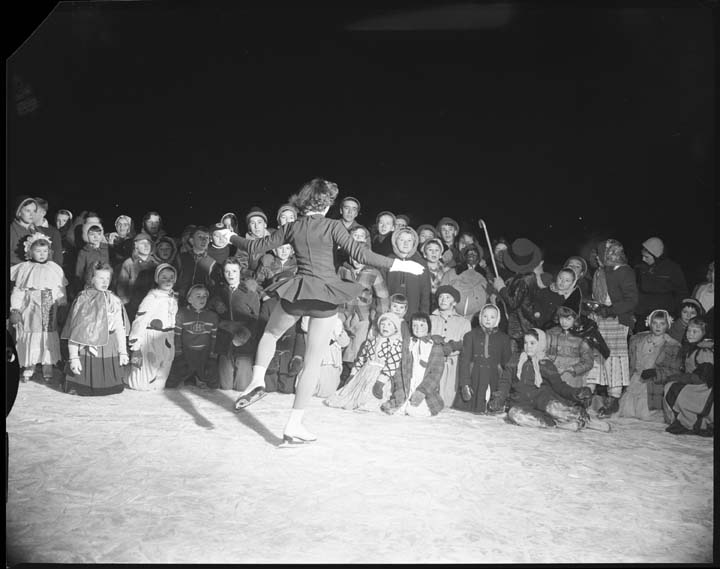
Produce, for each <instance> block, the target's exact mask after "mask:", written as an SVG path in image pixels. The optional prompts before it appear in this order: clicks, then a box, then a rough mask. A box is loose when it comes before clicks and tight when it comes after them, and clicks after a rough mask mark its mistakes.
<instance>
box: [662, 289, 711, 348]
mask: <svg viewBox="0 0 720 569" xmlns="http://www.w3.org/2000/svg"><path fill="white" fill-rule="evenodd" d="M704 314H705V310H704V309H703V306H702V304H700V303H699V302H698V301H697V300H695V299H694V298H684V299H683V301H682V302H681V303H680V314H679V315H678V318H677V319H676V320H675V321H674V322H673V323H672V326H670V330H669V331H668V334H669V335H670V337H671V338H672V339H673V340H677V341H678V342H680V343H681V344H682V343H683V340H685V332H686V330H687V327H688V323H689V322H690V320H692V319H693V318H695V317H696V316H703V315H704Z"/></svg>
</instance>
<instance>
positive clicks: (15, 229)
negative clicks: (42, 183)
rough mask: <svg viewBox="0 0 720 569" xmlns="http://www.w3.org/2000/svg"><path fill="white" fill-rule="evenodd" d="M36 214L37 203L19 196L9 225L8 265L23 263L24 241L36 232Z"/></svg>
mask: <svg viewBox="0 0 720 569" xmlns="http://www.w3.org/2000/svg"><path fill="white" fill-rule="evenodd" d="M36 213H37V202H36V201H35V198H29V197H27V196H21V197H20V198H18V200H17V207H16V208H15V219H13V221H12V223H11V224H10V241H9V243H8V244H9V246H10V250H9V253H10V255H9V258H10V265H11V266H12V265H17V264H18V263H23V262H25V261H26V260H27V259H26V257H25V249H24V243H25V239H26V238H27V237H28V236H30V235H32V234H33V233H35V232H36V229H35V214H36ZM57 245H58V244H56V246H57Z"/></svg>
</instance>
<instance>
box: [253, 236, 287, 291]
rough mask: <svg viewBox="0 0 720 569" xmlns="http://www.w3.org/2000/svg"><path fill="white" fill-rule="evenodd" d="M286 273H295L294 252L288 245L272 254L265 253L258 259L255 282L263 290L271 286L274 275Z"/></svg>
mask: <svg viewBox="0 0 720 569" xmlns="http://www.w3.org/2000/svg"><path fill="white" fill-rule="evenodd" d="M286 271H287V272H288V274H289V275H294V274H295V273H296V272H297V262H296V261H295V255H294V251H293V248H292V245H290V244H289V243H286V244H285V245H281V246H280V247H278V248H277V249H273V251H272V253H267V254H265V255H263V256H262V257H261V258H260V262H259V263H258V269H257V271H256V272H255V280H256V281H257V282H258V284H259V285H260V287H261V288H264V287H266V286H268V285H270V284H271V282H270V281H271V279H272V278H273V277H274V276H275V275H278V274H280V273H283V272H286Z"/></svg>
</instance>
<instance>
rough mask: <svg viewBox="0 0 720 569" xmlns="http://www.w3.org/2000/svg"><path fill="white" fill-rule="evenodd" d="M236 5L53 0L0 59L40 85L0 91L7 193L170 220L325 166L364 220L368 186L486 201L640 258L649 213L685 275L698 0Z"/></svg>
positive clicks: (704, 31)
mask: <svg viewBox="0 0 720 569" xmlns="http://www.w3.org/2000/svg"><path fill="white" fill-rule="evenodd" d="M238 4H239V5H240V6H243V7H242V8H240V7H238ZM244 4H245V3H236V4H229V3H221V2H203V3H188V2H182V3H172V2H164V3H152V4H150V3H144V2H124V3H115V2H106V3H102V4H93V3H75V4H74V5H73V6H71V5H70V4H60V5H59V6H58V8H57V9H56V10H54V11H53V12H52V13H51V14H50V15H49V16H48V17H47V19H46V20H44V21H42V23H41V24H40V25H39V27H38V28H37V30H36V31H35V32H34V34H33V35H32V36H30V37H29V38H28V40H27V41H26V42H25V43H24V44H23V45H22V46H21V47H20V48H19V49H18V50H17V51H16V52H15V53H13V54H12V55H11V56H10V57H9V59H8V76H9V78H10V79H11V78H12V77H13V76H17V77H19V78H20V79H21V80H22V81H23V82H25V83H26V84H27V85H29V86H30V87H31V89H32V92H33V94H34V95H35V96H36V97H37V100H38V101H39V107H38V108H37V110H36V111H34V112H32V113H30V114H26V115H23V116H18V115H17V113H15V112H14V109H15V107H14V106H13V105H10V106H9V114H8V118H7V120H8V130H7V133H8V134H7V137H8V163H7V169H8V182H9V184H8V186H9V195H10V197H12V196H14V195H16V194H18V193H29V194H32V195H42V196H45V197H47V199H48V200H49V201H50V205H51V211H54V210H55V209H57V208H59V207H67V208H69V209H71V210H72V211H74V212H76V213H77V212H79V211H80V210H82V209H95V210H97V211H99V212H100V214H101V215H102V216H103V217H104V218H105V219H106V222H105V225H106V228H108V227H110V226H111V225H112V221H113V220H114V219H115V217H116V215H117V214H119V213H129V214H130V215H132V216H133V217H134V218H135V219H136V223H137V220H139V218H140V217H141V216H142V214H143V212H145V211H147V210H148V209H158V210H159V211H160V212H161V213H162V214H163V216H164V217H165V219H166V221H167V225H168V227H169V229H170V231H171V232H172V233H179V232H180V230H181V229H182V227H183V226H184V225H185V224H187V223H191V222H200V223H210V222H214V221H216V220H217V219H218V218H219V217H220V215H221V214H222V213H224V212H226V211H234V212H236V213H237V214H238V215H239V216H243V215H244V213H245V212H246V211H247V210H248V209H249V208H250V207H251V206H253V205H260V206H262V207H264V208H265V209H266V211H267V212H268V213H269V215H270V217H273V216H274V212H275V210H276V208H277V207H278V206H279V205H280V204H281V203H284V201H285V199H286V198H287V196H288V195H289V194H290V193H292V192H293V191H295V190H297V189H298V188H299V186H300V185H301V184H302V183H303V182H304V181H306V180H308V179H310V178H312V177H315V176H322V177H326V178H328V179H331V180H333V181H335V182H337V183H338V185H339V186H340V189H341V195H348V194H352V195H355V196H357V197H358V198H360V200H361V201H362V203H363V209H364V211H365V212H366V214H367V215H364V216H361V219H360V221H363V222H365V223H366V224H369V223H371V222H372V221H374V215H375V213H377V212H378V211H380V210H381V209H390V210H392V211H394V212H396V213H409V214H411V218H412V221H413V224H415V225H418V224H420V223H423V222H432V223H434V222H435V221H437V219H438V218H439V217H441V216H442V215H451V216H453V217H455V218H456V219H458V220H459V221H462V223H463V225H466V226H467V227H468V228H472V229H474V230H476V231H477V225H476V223H477V219H478V218H480V217H482V218H484V219H485V220H486V221H487V222H488V225H489V227H490V230H491V233H492V234H493V235H500V234H503V235H505V236H507V237H508V238H510V239H513V238H515V237H520V236H527V237H530V238H532V239H534V240H535V241H536V242H537V243H538V244H540V245H541V246H543V247H545V248H546V249H547V253H546V254H547V256H548V260H549V261H551V262H552V261H554V262H560V261H562V258H564V257H565V256H566V255H569V254H572V253H574V252H576V250H577V249H578V247H579V244H580V243H581V242H582V240H583V239H584V238H586V237H588V236H590V235H592V234H594V233H599V234H603V236H609V235H610V234H612V236H615V237H616V238H618V239H620V240H621V241H623V242H624V244H625V246H626V249H627V250H628V252H629V254H630V256H631V260H633V261H638V260H639V251H638V250H637V249H638V248H639V244H640V242H641V241H642V240H644V239H645V238H647V237H649V236H651V235H653V234H657V235H659V236H661V237H662V238H663V239H664V240H665V241H666V243H668V250H669V252H671V254H672V256H673V257H674V258H676V259H678V260H679V261H681V263H682V264H683V266H684V267H685V269H686V272H688V277H689V278H690V280H691V281H695V280H697V278H698V277H701V276H703V274H704V266H706V264H707V262H708V261H709V260H710V259H711V258H712V257H713V255H714V243H713V241H714V225H715V207H716V194H715V191H714V188H715V161H714V154H715V148H714V144H715V131H714V127H715V116H714V104H715V103H714V97H715V96H716V91H715V74H714V68H715V61H714V49H715V44H714V38H713V34H714V32H715V30H714V28H713V26H714V18H713V17H712V13H711V10H710V9H709V8H707V7H703V4H702V3H694V2H689V3H686V6H688V8H684V9H680V8H678V7H673V6H672V5H669V4H667V3H665V4H661V5H660V6H661V7H652V5H650V6H646V7H632V8H630V7H626V8H623V9H619V8H615V9H610V8H602V7H593V8H582V9H579V8H575V9H573V8H571V6H569V5H560V4H558V5H546V4H533V3H524V4H522V6H520V5H516V6H513V5H511V4H497V5H496V7H495V8H492V7H491V6H488V5H487V4H485V3H479V2H476V3H474V4H470V3H465V4H463V3H456V4H453V3H445V4H443V5H441V6H439V5H438V4H437V3H427V2H425V3H423V2H413V3H405V9H404V10H401V11H400V10H392V9H390V8H386V9H384V10H383V9H379V8H377V5H373V4H368V3H352V4H348V5H345V6H344V7H342V8H341V7H338V6H335V7H334V8H333V7H328V9H326V10H325V11H323V12H320V11H318V10H316V9H314V5H313V4H311V3H303V2H299V3H296V4H288V7H283V5H282V4H270V6H271V8H263V9H260V8H252V9H249V8H248V7H247V6H244ZM258 4H259V3H258ZM390 5H392V4H391V3H385V6H390ZM678 5H679V4H678ZM367 6H370V8H368V7H367ZM341 10H342V11H341ZM38 21H39V20H38ZM37 23H38V22H37V21H36V22H34V24H33V25H31V26H30V28H29V29H32V28H33V27H34V26H36V25H37ZM408 27H410V28H413V29H412V30H411V31H408V30H406V29H403V28H408ZM428 28H434V29H428ZM437 28H445V29H437ZM28 31H29V30H28ZM16 45H20V41H18V42H17V44H16ZM8 95H9V97H13V96H14V89H13V88H12V84H11V88H10V90H9V91H8ZM11 100H12V99H11ZM115 204H119V206H120V207H117V208H116V207H115ZM580 217H582V220H580V219H578V218H580ZM561 228H562V229H561ZM108 230H109V229H108Z"/></svg>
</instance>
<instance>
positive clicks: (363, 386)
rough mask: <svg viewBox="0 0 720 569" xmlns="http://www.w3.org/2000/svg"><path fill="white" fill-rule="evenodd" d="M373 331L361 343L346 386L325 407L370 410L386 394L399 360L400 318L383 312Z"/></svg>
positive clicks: (374, 407)
mask: <svg viewBox="0 0 720 569" xmlns="http://www.w3.org/2000/svg"><path fill="white" fill-rule="evenodd" d="M377 328H378V331H377V335H376V336H375V337H374V338H372V339H370V338H368V340H367V341H366V342H365V343H364V344H363V346H362V349H361V350H360V353H359V354H358V357H357V359H356V360H355V364H354V365H353V369H352V371H351V372H350V378H349V380H348V382H347V384H345V386H344V387H343V388H342V389H340V390H339V391H337V392H335V393H333V394H332V395H331V396H330V397H328V398H327V399H326V400H325V404H326V405H328V406H329V407H341V408H343V409H350V410H353V409H358V410H360V411H373V410H377V409H378V408H379V407H380V404H381V403H382V402H383V401H384V400H385V399H387V398H388V396H389V395H390V382H391V380H392V378H393V376H394V375H395V372H396V371H397V369H398V367H399V366H400V359H401V357H402V349H403V340H402V336H401V332H400V329H401V328H400V318H399V317H398V316H397V315H396V314H393V313H392V312H385V313H384V314H381V315H380V317H379V318H378V322H377Z"/></svg>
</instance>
